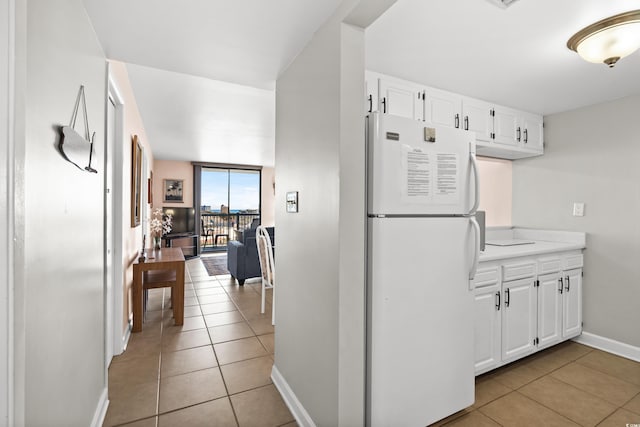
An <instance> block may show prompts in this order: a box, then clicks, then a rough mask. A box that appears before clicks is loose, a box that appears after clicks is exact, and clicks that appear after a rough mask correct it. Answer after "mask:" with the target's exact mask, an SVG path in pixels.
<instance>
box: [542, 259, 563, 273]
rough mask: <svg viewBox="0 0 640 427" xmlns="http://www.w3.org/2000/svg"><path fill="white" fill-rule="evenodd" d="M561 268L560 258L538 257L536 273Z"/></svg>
mask: <svg viewBox="0 0 640 427" xmlns="http://www.w3.org/2000/svg"><path fill="white" fill-rule="evenodd" d="M560 270H562V259H561V258H540V259H539V260H538V274H547V273H555V272H556V271H560Z"/></svg>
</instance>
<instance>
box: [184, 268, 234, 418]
mask: <svg viewBox="0 0 640 427" xmlns="http://www.w3.org/2000/svg"><path fill="white" fill-rule="evenodd" d="M201 262H202V261H201ZM213 278H214V280H215V281H216V282H217V283H218V285H221V284H220V282H219V281H218V278H217V276H213ZM194 290H195V287H194ZM225 293H226V290H225ZM195 294H196V300H197V301H198V307H199V308H200V313H201V315H202V319H203V320H204V314H202V304H201V303H200V295H198V292H197V291H195ZM234 305H235V304H234ZM236 308H237V307H236ZM204 322H205V323H204V324H205V330H206V331H207V336H208V337H209V342H210V343H211V344H210V345H211V350H212V351H213V357H215V358H216V364H217V368H218V372H219V373H220V379H221V380H222V384H223V385H224V391H225V393H226V395H225V397H226V399H227V400H228V401H229V406H231V412H232V413H233V418H234V420H235V422H236V426H239V425H240V422H239V421H238V415H237V414H236V410H235V408H234V407H233V402H232V401H231V396H230V395H229V387H228V386H227V381H226V380H225V378H224V375H222V368H221V365H220V359H219V358H218V353H217V352H216V347H215V345H214V344H213V339H212V338H211V331H210V330H209V325H207V322H206V321H204Z"/></svg>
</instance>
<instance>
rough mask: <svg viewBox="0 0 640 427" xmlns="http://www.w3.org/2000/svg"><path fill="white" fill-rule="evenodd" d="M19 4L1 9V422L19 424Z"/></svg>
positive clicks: (10, 4)
mask: <svg viewBox="0 0 640 427" xmlns="http://www.w3.org/2000/svg"><path fill="white" fill-rule="evenodd" d="M15 8H16V5H15V1H14V0H9V1H8V2H6V3H5V4H4V6H3V7H2V8H1V9H0V26H1V27H3V28H5V29H7V31H4V32H3V33H0V45H1V46H3V47H6V49H4V48H2V49H0V64H5V66H4V67H3V68H2V69H0V100H4V101H3V102H2V104H1V105H0V152H1V153H2V154H3V156H2V157H4V158H5V159H6V160H5V161H3V162H0V224H3V226H2V227H1V228H0V426H1V427H8V426H11V425H14V424H15V422H14V421H15V416H14V389H15V388H14V384H15V382H14V372H15V371H14V327H15V322H14V318H13V316H14V294H13V288H14V262H13V261H14V246H13V236H14V235H15V219H14V218H15V217H14V215H15V213H14V206H15V205H14V201H15V186H14V184H13V183H14V178H15V175H14V169H13V165H14V164H15V159H16V155H15V114H16V109H15V69H16V57H15V51H16V9H15Z"/></svg>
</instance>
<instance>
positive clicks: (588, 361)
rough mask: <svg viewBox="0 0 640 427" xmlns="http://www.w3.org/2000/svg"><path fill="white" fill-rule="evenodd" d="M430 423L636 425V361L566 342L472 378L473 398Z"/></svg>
mask: <svg viewBox="0 0 640 427" xmlns="http://www.w3.org/2000/svg"><path fill="white" fill-rule="evenodd" d="M435 425H438V426H442V425H446V426H457V427H463V426H470V427H471V426H472V427H476V426H603V427H630V426H640V363H637V362H634V361H632V360H629V359H625V358H622V357H618V356H615V355H613V354H610V353H606V352H603V351H600V350H596V349H593V348H591V347H586V346H583V345H581V344H577V343H575V342H571V341H568V342H565V343H562V344H559V345H557V346H554V347H551V348H549V349H547V350H543V351H541V352H539V353H536V354H534V355H532V356H529V357H527V358H525V359H522V360H520V361H517V362H514V363H512V364H510V365H507V366H504V367H502V368H499V369H496V370H494V371H491V372H489V373H487V374H484V375H481V376H479V377H477V378H476V402H475V404H474V405H473V406H471V407H470V408H467V409H465V410H463V411H460V412H458V413H456V414H454V415H452V416H450V417H449V418H446V419H445V420H442V421H440V422H438V423H436V424H435Z"/></svg>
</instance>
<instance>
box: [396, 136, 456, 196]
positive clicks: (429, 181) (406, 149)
mask: <svg viewBox="0 0 640 427" xmlns="http://www.w3.org/2000/svg"><path fill="white" fill-rule="evenodd" d="M402 157H403V159H402V160H403V162H402V163H403V172H404V173H403V174H402V177H403V182H402V187H403V189H402V196H403V199H404V200H405V201H407V202H411V203H424V204H453V203H457V202H458V200H459V196H460V182H459V173H460V170H459V167H460V162H459V157H458V154H457V153H446V152H437V151H431V150H424V149H422V148H417V147H411V146H409V145H404V146H403V156H402Z"/></svg>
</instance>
